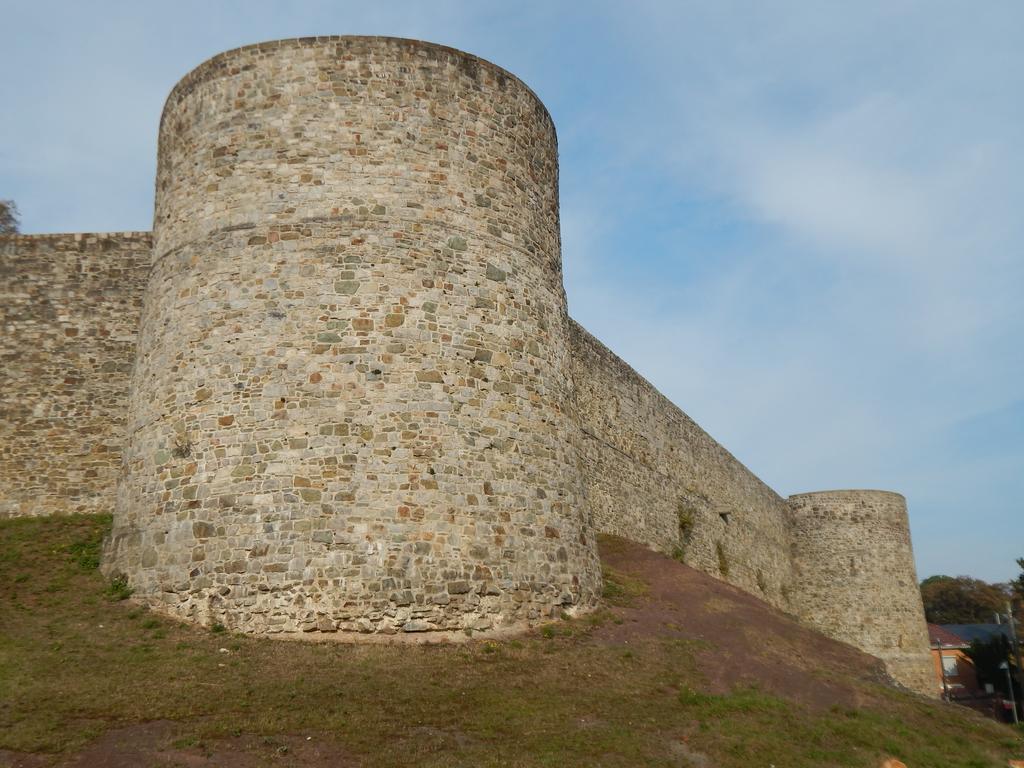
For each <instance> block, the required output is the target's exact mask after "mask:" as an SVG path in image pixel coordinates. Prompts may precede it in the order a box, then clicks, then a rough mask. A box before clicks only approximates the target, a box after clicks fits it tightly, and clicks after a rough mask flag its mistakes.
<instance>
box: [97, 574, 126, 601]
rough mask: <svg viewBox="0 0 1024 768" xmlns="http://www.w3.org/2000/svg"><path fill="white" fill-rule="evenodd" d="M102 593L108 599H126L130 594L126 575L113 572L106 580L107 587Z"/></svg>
mask: <svg viewBox="0 0 1024 768" xmlns="http://www.w3.org/2000/svg"><path fill="white" fill-rule="evenodd" d="M103 594H104V595H105V596H106V598H107V599H108V600H113V601H119V600H127V599H128V598H129V597H131V596H132V588H131V587H129V586H128V577H127V576H125V575H124V574H123V573H115V574H114V575H113V576H111V577H110V581H109V582H107V588H106V589H105V590H104V591H103Z"/></svg>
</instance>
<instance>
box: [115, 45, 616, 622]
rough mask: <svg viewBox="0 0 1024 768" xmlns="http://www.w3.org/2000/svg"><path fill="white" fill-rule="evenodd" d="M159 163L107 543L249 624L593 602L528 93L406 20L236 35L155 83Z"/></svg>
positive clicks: (538, 137)
mask: <svg viewBox="0 0 1024 768" xmlns="http://www.w3.org/2000/svg"><path fill="white" fill-rule="evenodd" d="M158 163H159V165H158V172H157V189H156V213H155V221H154V232H153V235H154V245H153V268H152V273H151V275H150V278H149V283H148V286H147V289H146V292H145V296H144V300H143V310H142V323H141V328H140V333H139V339H138V348H137V353H136V361H135V370H134V374H133V380H132V385H131V388H130V396H129V397H130V399H129V408H128V410H129V416H128V419H129V423H128V429H127V432H128V444H127V447H126V451H125V458H124V468H123V472H122V477H121V481H120V484H119V488H118V497H117V506H116V514H115V520H114V531H113V535H112V537H111V539H110V541H109V543H108V546H107V557H106V565H105V568H106V570H107V572H109V573H113V572H119V573H123V574H125V575H126V576H127V577H128V579H129V581H130V584H131V586H132V587H133V589H134V590H135V595H136V596H137V597H139V598H141V599H142V600H144V601H145V602H147V603H149V604H150V605H151V606H152V607H154V608H156V609H158V610H161V611H163V612H166V613H169V614H172V615H176V616H179V617H182V618H186V619H191V620H194V621H200V622H203V623H212V622H220V623H222V624H224V625H226V626H228V627H231V628H234V629H238V630H241V631H247V632H261V633H262V632H296V631H308V632H311V631H321V632H336V631H341V632H364V633H399V632H419V631H442V632H443V631H453V630H464V629H467V628H468V629H472V630H490V629H496V628H499V627H503V626H511V625H515V624H518V623H522V622H525V621H527V620H529V619H534V618H539V617H546V616H552V615H557V613H558V612H560V611H562V610H570V611H571V610H573V609H574V608H575V607H579V606H587V605H589V604H591V603H592V602H593V600H594V598H595V593H596V591H597V586H598V584H599V579H600V576H599V567H598V563H597V559H596V551H595V544H594V540H593V537H592V526H591V523H590V521H589V519H588V518H587V515H588V513H587V512H586V505H585V504H584V503H583V500H582V498H581V495H582V493H583V490H582V477H581V473H580V470H579V465H578V459H577V457H576V455H575V453H574V450H575V449H574V447H573V446H574V445H576V440H575V439H574V435H573V433H574V430H575V429H576V428H575V427H574V425H573V423H572V420H571V419H570V415H569V413H568V404H569V403H570V402H571V399H572V391H571V381H570V379H569V378H568V375H567V371H568V370H569V365H568V360H567V356H568V354H569V351H568V331H567V323H568V316H567V313H566V303H565V294H564V290H563V287H562V275H561V255H560V244H559V223H558V185H557V174H558V166H557V146H556V139H555V131H554V126H553V124H552V121H551V118H550V116H549V115H548V113H547V111H546V110H545V108H544V107H543V105H542V104H541V103H540V101H539V100H538V99H537V97H536V96H535V95H534V94H533V93H532V92H531V91H530V90H529V89H528V88H527V87H526V86H525V85H524V84H523V83H521V82H520V81H519V80H518V79H516V78H515V77H514V76H512V75H510V74H509V73H507V72H505V71H504V70H502V69H500V68H498V67H496V66H494V65H493V64H490V63H488V62H485V61H482V60H480V59H478V58H476V57H473V56H470V55H468V54H465V53H462V52H459V51H455V50H452V49H449V48H445V47H442V46H438V45H432V44H427V43H421V42H416V41H409V40H397V39H389V38H367V37H318V38H306V39H298V40H285V41H279V42H272V43H265V44H259V45H253V46H247V47H244V48H240V49H237V50H233V51H229V52H227V53H223V54H220V55H218V56H216V57H214V58H213V59H211V60H209V61H207V62H206V63H204V64H203V65H201V66H200V67H198V68H197V69H196V70H194V71H193V72H192V73H191V74H189V75H188V76H187V77H185V78H184V79H183V80H182V81H181V82H180V83H179V84H178V85H177V86H176V87H175V88H174V90H173V91H172V93H171V95H170V96H169V98H168V100H167V104H166V106H165V108H164V113H163V117H162V119H161V124H160V138H159V159H158Z"/></svg>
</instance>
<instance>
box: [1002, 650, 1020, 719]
mask: <svg viewBox="0 0 1024 768" xmlns="http://www.w3.org/2000/svg"><path fill="white" fill-rule="evenodd" d="M999 668H1000V669H1002V670H1005V671H1006V684H1007V685H1008V686H1010V704H1011V705H1012V706H1013V724H1014V725H1020V718H1019V717H1017V697H1016V696H1014V695H1013V680H1011V679H1010V664H1009V662H1006V661H1004V662H1003V663H1002V664H1000V665H999Z"/></svg>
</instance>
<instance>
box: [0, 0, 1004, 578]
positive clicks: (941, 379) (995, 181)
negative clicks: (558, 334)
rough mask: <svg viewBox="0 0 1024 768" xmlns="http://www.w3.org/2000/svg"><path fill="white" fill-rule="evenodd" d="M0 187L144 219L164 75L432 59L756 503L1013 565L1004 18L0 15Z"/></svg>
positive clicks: (969, 569) (739, 5)
mask: <svg viewBox="0 0 1024 768" xmlns="http://www.w3.org/2000/svg"><path fill="white" fill-rule="evenodd" d="M0 19H2V20H3V24H2V25H0V67H2V71H3V72H4V76H3V78H0V199H3V198H13V199H14V200H15V201H16V202H17V204H18V206H19V208H20V211H21V214H22V231H24V232H28V233H37V232H70V231H93V232H96V231H124V230H148V229H150V228H151V223H152V205H153V184H154V173H155V161H156V136H157V126H158V122H159V118H160V111H161V109H162V106H163V101H164V99H165V98H166V96H167V94H168V92H169V91H170V89H171V87H172V86H173V85H174V84H175V82H177V81H178V80H179V79H180V78H181V77H182V76H184V75H185V74H186V73H187V72H188V71H189V70H191V69H192V68H194V67H195V66H197V65H198V64H199V63H200V62H202V61H203V60H205V59H207V58H209V57H210V56H212V55H214V54H216V53H218V52H220V51H223V50H226V49H229V48H233V47H236V46H239V45H244V44H248V43H253V42H259V41H262V40H270V39H276V38H285V37H297V36H309V35H326V34H373V35H390V36H397V37H412V38H418V39H423V40H430V41H432V42H437V43H443V44H445V45H450V46H453V47H456V48H460V49H462V50H465V51H469V52H471V53H474V54H476V55H479V56H481V57H483V58H485V59H489V60H490V61H493V62H495V63H496V64H498V65H500V66H502V67H504V68H506V69H508V70H510V71H511V72H513V73H515V74H516V75H518V76H519V77H520V78H522V79H523V80H524V81H525V82H526V83H527V84H528V85H529V86H530V87H531V88H533V90H534V91H535V92H536V93H537V94H538V95H539V96H540V98H541V99H542V100H543V101H544V103H545V104H546V105H547V107H548V109H549V110H550V112H551V114H552V116H553V118H554V121H555V124H556V126H557V130H558V136H559V151H560V161H561V179H560V184H561V201H562V236H563V260H564V265H565V281H566V291H567V294H568V300H569V309H570V313H571V314H572V315H573V316H574V317H575V318H576V319H577V320H579V321H580V322H581V323H582V324H583V325H584V326H585V327H586V328H588V329H589V330H590V331H591V332H593V333H594V334H595V335H596V336H598V337H599V338H600V339H602V340H603V341H604V342H605V343H606V344H607V345H608V346H609V347H611V348H612V350H614V351H615V352H616V353H618V354H619V355H620V356H621V357H623V358H624V359H625V360H626V361H627V362H628V363H629V364H630V365H632V366H633V367H634V368H636V370H637V371H639V372H640V373H641V374H642V375H644V376H645V377H646V378H648V379H649V380H650V381H651V382H652V383H654V384H655V386H657V387H658V388H659V389H660V390H661V391H662V392H664V393H665V394H666V395H667V396H668V397H669V398H671V399H672V400H673V401H674V402H675V403H676V404H677V405H679V406H680V407H681V408H682V409H683V410H684V411H686V412H687V413H688V414H689V415H690V416H691V417H693V418H694V419H695V420H696V421H697V422H698V423H699V424H701V425H702V426H703V427H704V428H705V429H706V430H707V431H708V432H710V433H711V434H712V435H713V436H714V437H715V438H716V439H717V440H719V441H720V442H721V443H722V444H723V445H725V447H726V448H728V449H729V450H730V451H731V452H732V453H733V454H734V455H735V456H736V457H737V458H739V459H740V460H741V461H742V462H743V463H744V464H746V465H747V466H748V467H749V468H750V469H751V470H752V471H754V472H755V473H756V474H757V475H759V476H760V477H761V478H762V479H764V480H765V481H766V482H767V483H768V484H769V485H771V486H772V487H773V488H775V489H776V490H777V491H778V492H779V493H781V494H783V495H788V494H791V493H799V492H804V491H813V490H828V489H836V488H881V489H887V490H895V491H899V492H901V493H903V494H904V495H905V496H906V497H907V501H908V505H909V508H910V515H911V529H912V533H913V540H914V548H915V555H916V558H917V566H918V576H919V577H920V578H924V577H926V576H929V575H932V574H936V573H945V574H950V575H957V574H967V575H971V576H974V577H977V578H982V579H985V580H988V581H1005V580H1008V579H1010V578H1012V577H1014V576H1016V575H1017V574H1018V573H1019V569H1018V568H1017V567H1016V565H1015V562H1014V561H1015V559H1016V558H1018V557H1024V300H1022V293H1024V98H1021V96H1022V94H1024V45H1021V44H1020V33H1021V30H1022V29H1024V4H1022V3H1020V2H1018V1H1017V0H987V2H985V3H971V2H967V1H966V0H964V1H963V2H953V1H952V0H929V1H927V2H910V1H901V0H862V1H861V2H856V3H850V2H829V1H828V0H805V1H804V2H790V1H787V0H776V1H775V2H772V3H764V2H759V1H757V0H748V1H747V2H739V1H734V0H714V2H710V1H708V0H705V1H704V2H689V1H687V0H674V1H671V2H664V1H661V2H644V1H643V0H630V2H619V3H612V2H597V1H591V2H577V3H569V2H558V1H557V0H547V1H546V2H532V1H529V0H516V2H505V3H496V2H490V1H489V0H475V2H454V1H445V0H434V1H433V2H425V1H423V2H412V3H406V2H386V0H376V2H372V3H367V2H360V3H350V2H342V1H340V0H335V1H334V2H327V1H322V2H320V1H316V0H309V1H308V2H285V1H284V0H281V1H278V2H270V1H269V0H245V2H228V1H222V2H217V1H216V0H203V1H202V2H196V1H194V0H176V1H175V2H173V3H149V2H138V0H133V1H132V2H102V1H99V0H97V1H95V2H89V3H82V2H77V1H76V2H65V3H59V2H47V1H46V0H35V1H34V2H32V3H25V2H11V1H10V0H0Z"/></svg>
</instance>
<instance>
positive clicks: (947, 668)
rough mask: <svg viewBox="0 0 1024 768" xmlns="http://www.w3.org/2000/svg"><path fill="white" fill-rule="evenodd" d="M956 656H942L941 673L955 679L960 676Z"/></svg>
mask: <svg viewBox="0 0 1024 768" xmlns="http://www.w3.org/2000/svg"><path fill="white" fill-rule="evenodd" d="M956 661H957V659H956V656H943V657H942V671H943V672H945V673H946V676H947V677H956V676H957V675H958V674H960V670H959V669H958V668H957V664H956Z"/></svg>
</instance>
